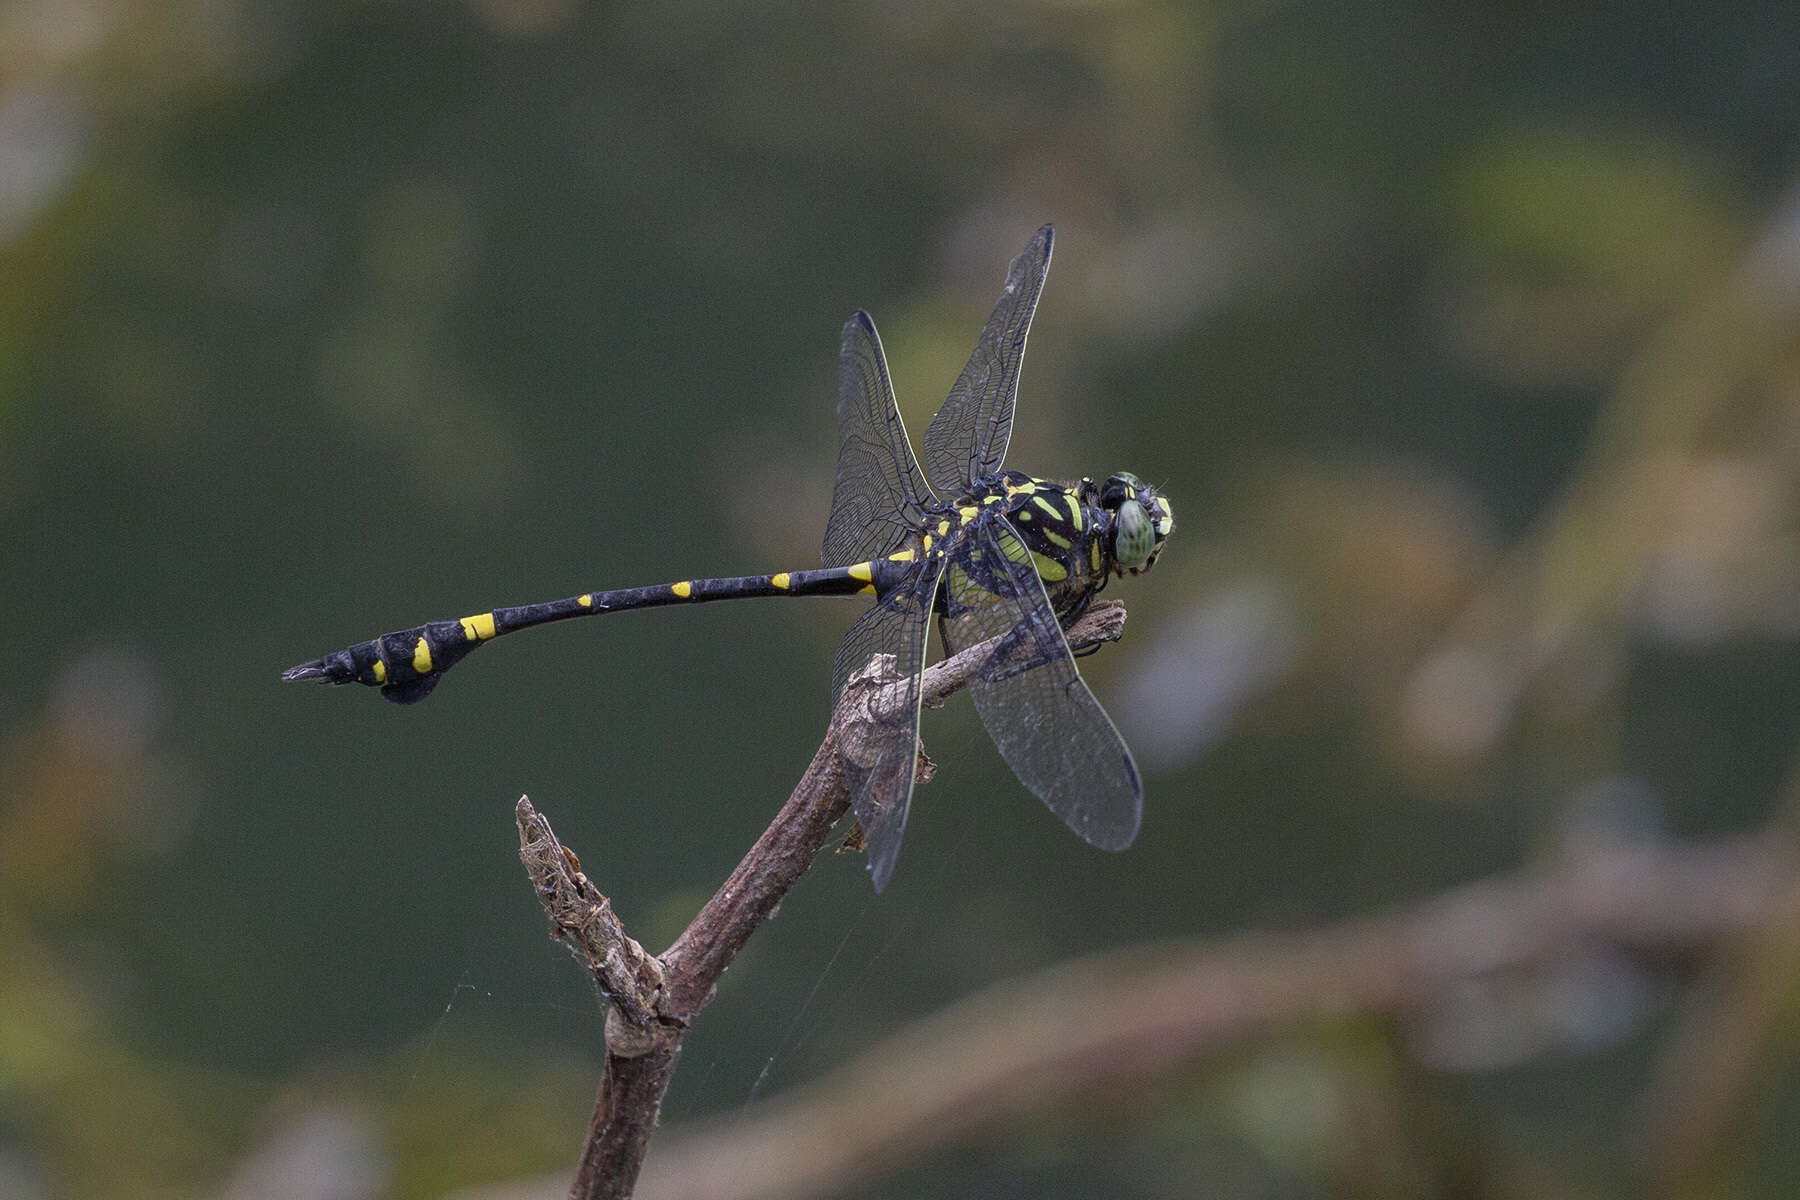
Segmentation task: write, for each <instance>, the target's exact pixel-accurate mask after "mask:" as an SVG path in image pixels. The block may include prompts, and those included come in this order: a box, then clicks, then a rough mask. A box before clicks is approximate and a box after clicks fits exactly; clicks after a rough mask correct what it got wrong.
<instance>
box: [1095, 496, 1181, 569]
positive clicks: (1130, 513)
mask: <svg viewBox="0 0 1800 1200" xmlns="http://www.w3.org/2000/svg"><path fill="white" fill-rule="evenodd" d="M1100 507H1101V508H1102V509H1105V510H1106V512H1107V513H1108V515H1110V516H1111V517H1112V524H1111V529H1110V531H1109V532H1108V534H1107V541H1108V543H1109V544H1108V546H1107V549H1108V550H1110V551H1112V563H1113V570H1114V571H1116V572H1118V573H1119V574H1120V575H1141V574H1142V573H1143V572H1145V571H1148V570H1149V569H1150V568H1151V567H1153V566H1155V565H1156V556H1157V555H1158V554H1161V553H1162V546H1163V541H1164V539H1166V538H1167V537H1168V536H1169V533H1170V531H1172V530H1173V529H1174V528H1175V514H1174V512H1173V511H1172V510H1171V509H1170V508H1169V502H1168V501H1167V500H1165V499H1163V498H1162V497H1161V496H1159V495H1157V494H1156V489H1155V488H1153V487H1151V486H1150V485H1149V484H1147V483H1144V482H1143V481H1142V480H1140V479H1139V478H1138V477H1137V476H1136V475H1131V474H1128V473H1126V472H1124V471H1120V472H1119V473H1118V474H1116V475H1110V476H1108V477H1107V480H1106V482H1105V483H1104V484H1102V485H1101V486H1100Z"/></svg>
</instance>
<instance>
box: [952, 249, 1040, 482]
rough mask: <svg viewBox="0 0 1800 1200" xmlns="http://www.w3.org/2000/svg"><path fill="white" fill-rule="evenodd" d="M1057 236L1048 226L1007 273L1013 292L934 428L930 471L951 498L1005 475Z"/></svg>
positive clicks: (999, 306) (1008, 287)
mask: <svg viewBox="0 0 1800 1200" xmlns="http://www.w3.org/2000/svg"><path fill="white" fill-rule="evenodd" d="M1053 236H1054V235H1053V231H1052V230H1051V228H1050V226H1048V225H1046V226H1044V227H1043V228H1042V229H1040V230H1038V231H1037V236H1035V237H1033V238H1032V239H1031V243H1030V244H1029V245H1027V246H1026V247H1025V249H1023V250H1021V251H1020V252H1019V256H1018V257H1017V258H1015V259H1013V260H1012V265H1011V266H1010V267H1008V268H1007V269H1006V290H1005V291H1003V292H1001V293H1000V301H999V303H997V304H995V305H994V313H993V315H992V316H990V317H989V318H988V323H987V326H986V327H985V328H984V329H982V331H981V340H980V341H978V342H976V343H975V352H974V353H973V354H971V355H969V361H968V364H967V365H966V366H964V367H963V369H962V374H961V375H958V376H957V377H956V385H955V386H954V387H952V388H951V389H950V395H949V397H948V398H947V399H946V400H945V401H944V404H943V407H941V408H939V409H938V411H937V416H935V417H933V418H932V419H931V427H930V428H928V429H927V430H926V431H925V471H926V473H927V474H928V475H929V476H930V478H931V484H932V486H933V487H935V488H937V490H938V492H939V493H940V494H942V495H944V496H946V497H948V498H950V499H955V498H956V497H958V496H962V495H965V494H967V492H968V490H969V486H970V485H971V484H973V483H975V482H976V481H978V480H980V479H983V478H986V477H987V476H989V475H993V474H995V473H996V472H998V471H999V470H1000V460H1001V459H1003V458H1005V457H1006V443H1007V440H1008V439H1009V438H1010V437H1011V436H1012V420H1013V403H1014V401H1015V400H1017V399H1018V395H1019V366H1020V364H1021V363H1022V362H1023V361H1024V359H1025V335H1026V334H1028V333H1029V332H1030V331H1031V314H1032V313H1034V312H1036V311H1037V302H1038V294H1039V293H1040V292H1042V291H1043V290H1044V276H1045V275H1046V274H1047V273H1048V272H1049V270H1050V242H1051V239H1052V237H1053Z"/></svg>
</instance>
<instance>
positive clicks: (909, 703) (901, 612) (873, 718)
mask: <svg viewBox="0 0 1800 1200" xmlns="http://www.w3.org/2000/svg"><path fill="white" fill-rule="evenodd" d="M942 572H943V563H942V561H941V560H937V559H933V560H929V561H927V562H925V563H923V564H921V566H920V568H919V572H918V574H917V575H915V576H914V577H913V579H912V580H911V581H910V582H909V583H907V584H906V585H905V586H902V587H898V588H895V589H894V590H893V591H892V592H890V593H889V594H888V595H887V596H885V597H883V598H882V599H880V600H878V601H876V603H875V607H874V608H871V609H870V610H869V611H868V612H866V613H864V614H863V615H862V618H861V619H860V620H859V621H857V622H856V624H855V625H853V626H851V627H850V632H849V633H848V634H846V635H845V636H844V641H843V644H842V645H841V646H839V647H838V653H837V663H836V665H835V667H834V668H833V671H832V682H831V699H832V712H833V713H834V714H839V713H841V712H842V705H843V703H844V699H845V692H846V690H847V689H849V688H850V687H852V686H857V687H862V686H867V688H868V689H869V690H868V692H867V694H866V699H867V700H868V705H867V707H866V709H859V713H862V714H866V718H865V719H860V720H858V719H853V720H841V719H840V720H839V724H838V733H839V738H838V753H839V758H840V760H841V761H842V762H843V765H844V773H845V776H846V779H847V782H848V784H849V788H850V803H851V806H852V807H853V808H854V809H855V810H856V819H857V820H858V821H860V822H862V829H863V835H864V837H865V838H866V839H867V841H868V844H869V874H870V876H871V877H873V879H874V881H875V890H876V891H878V892H879V891H880V890H881V889H882V888H884V887H886V886H887V881H888V878H889V877H890V876H892V875H893V873H894V860H895V859H896V858H898V857H899V855H900V838H901V835H902V834H904V833H905V832H906V810H907V806H908V804H909V803H910V802H911V800H912V789H913V774H914V771H915V769H916V768H917V765H918V757H919V672H920V671H922V670H924V668H925V642H926V639H927V638H928V637H929V635H930V632H931V607H932V601H933V599H934V598H935V597H936V596H937V588H938V579H939V577H940V576H941V574H942ZM853 680H854V681H855V682H854V684H853ZM861 698H863V697H859V699H861Z"/></svg>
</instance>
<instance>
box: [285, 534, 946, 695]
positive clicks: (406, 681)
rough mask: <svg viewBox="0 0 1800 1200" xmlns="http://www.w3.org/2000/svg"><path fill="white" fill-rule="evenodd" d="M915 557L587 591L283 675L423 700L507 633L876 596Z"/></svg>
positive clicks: (391, 640) (392, 638) (375, 644)
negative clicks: (634, 613)
mask: <svg viewBox="0 0 1800 1200" xmlns="http://www.w3.org/2000/svg"><path fill="white" fill-rule="evenodd" d="M911 558H912V553H911V552H910V551H906V552H902V553H901V554H899V555H896V556H894V557H892V558H887V559H878V560H876V561H874V562H865V563H856V564H854V565H852V566H847V567H826V568H823V569H821V570H816V571H781V572H778V573H776V574H774V575H737V576H731V577H727V578H723V579H684V580H681V581H680V582H678V583H663V584H656V585H653V586H651V587H636V588H617V589H615V590H613V591H608V592H583V593H582V594H581V595H579V596H570V597H568V598H567V599H563V600H550V601H546V602H545V603H542V604H524V605H519V606H518V607H516V608H496V609H494V610H493V611H492V612H485V613H478V614H476V615H475V616H472V617H463V618H461V619H459V620H455V621H429V622H427V623H426V624H424V625H416V626H414V627H413V628H411V629H403V630H400V631H399V632H396V633H385V634H383V635H381V636H380V637H378V638H374V639H372V640H370V641H367V642H358V643H357V644H356V645H354V646H350V647H348V648H347V649H343V650H338V651H334V652H333V653H331V654H327V655H325V656H323V657H322V658H317V659H314V660H313V661H312V662H308V663H302V664H300V665H299V666H297V667H293V668H290V669H289V670H287V671H285V672H283V673H282V676H281V677H282V678H283V679H284V680H287V681H289V682H296V681H302V680H317V681H319V682H323V683H361V684H365V685H367V686H369V687H378V688H380V689H381V694H382V695H383V696H384V697H386V698H387V699H389V700H392V701H394V702H395V703H397V704H412V703H415V702H417V701H419V700H423V699H424V698H425V697H426V696H427V695H429V694H430V693H431V689H432V688H434V687H436V686H437V681H438V680H439V679H440V678H442V677H443V674H444V672H445V671H448V670H449V669H450V668H451V667H453V666H455V665H456V664H457V663H459V662H461V661H462V660H463V659H464V658H466V657H467V656H468V655H469V654H471V653H473V652H474V650H475V649H476V648H477V647H479V646H481V645H482V644H484V643H486V642H489V641H492V640H493V639H494V638H496V637H499V636H501V635H502V634H507V633H513V632H515V631H517V630H520V629H529V628H531V627H532V626H534V625H547V624H549V623H551V622H553V621H566V620H569V619H571V618H573V617H587V616H594V615H596V614H599V613H608V612H627V611H629V610H631V609H636V608H659V607H662V606H664V605H670V604H700V603H703V602H705V601H708V600H737V599H743V598H746V597H751V596H850V595H857V594H863V593H866V594H869V595H874V594H876V593H878V592H883V591H885V590H887V589H888V588H890V587H892V586H894V585H895V584H896V583H897V582H898V581H899V580H900V579H902V578H904V577H905V576H906V575H907V574H909V573H910V572H911V570H912V569H913V568H912V563H911Z"/></svg>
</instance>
